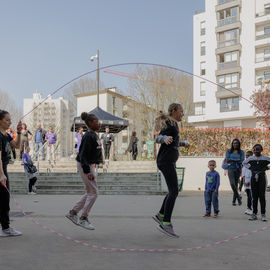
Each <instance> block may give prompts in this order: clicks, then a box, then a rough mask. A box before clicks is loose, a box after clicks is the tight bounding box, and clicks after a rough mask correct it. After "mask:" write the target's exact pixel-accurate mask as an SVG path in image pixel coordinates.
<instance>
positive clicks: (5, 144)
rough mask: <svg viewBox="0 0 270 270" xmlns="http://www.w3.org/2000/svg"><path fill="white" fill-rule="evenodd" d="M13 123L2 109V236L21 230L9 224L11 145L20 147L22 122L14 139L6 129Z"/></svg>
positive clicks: (0, 128)
mask: <svg viewBox="0 0 270 270" xmlns="http://www.w3.org/2000/svg"><path fill="white" fill-rule="evenodd" d="M10 125H11V118H10V114H9V113H8V112H7V111H3V110H0V224H1V227H2V233H0V236H1V237H6V236H18V235H21V234H22V233H21V232H18V231H16V230H14V229H12V228H11V227H10V226H9V210H10V208H9V199H10V198H9V197H10V196H9V195H10V194H9V182H8V173H7V165H8V163H9V159H10V156H9V146H11V147H14V148H17V149H19V148H20V142H21V129H22V124H21V122H19V124H18V126H17V134H18V136H17V139H16V141H14V140H13V139H12V138H11V137H10V135H9V134H7V133H6V130H7V129H8V128H9V127H10Z"/></svg>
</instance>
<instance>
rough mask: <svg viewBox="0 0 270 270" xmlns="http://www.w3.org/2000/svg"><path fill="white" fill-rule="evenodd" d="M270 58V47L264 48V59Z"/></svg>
mask: <svg viewBox="0 0 270 270" xmlns="http://www.w3.org/2000/svg"><path fill="white" fill-rule="evenodd" d="M268 60H270V48H269V49H264V61H268Z"/></svg>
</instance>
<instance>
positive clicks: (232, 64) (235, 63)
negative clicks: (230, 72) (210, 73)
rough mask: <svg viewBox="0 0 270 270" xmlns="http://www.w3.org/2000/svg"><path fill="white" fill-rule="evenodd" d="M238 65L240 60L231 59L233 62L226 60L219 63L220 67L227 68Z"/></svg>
mask: <svg viewBox="0 0 270 270" xmlns="http://www.w3.org/2000/svg"><path fill="white" fill-rule="evenodd" d="M237 65H238V61H231V62H224V63H218V69H219V70H222V69H226V68H233V67H236V66H237Z"/></svg>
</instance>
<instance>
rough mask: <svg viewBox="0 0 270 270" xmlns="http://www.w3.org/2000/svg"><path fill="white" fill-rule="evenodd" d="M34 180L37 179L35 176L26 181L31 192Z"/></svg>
mask: <svg viewBox="0 0 270 270" xmlns="http://www.w3.org/2000/svg"><path fill="white" fill-rule="evenodd" d="M36 181H37V178H36V177H33V178H31V179H29V183H28V190H29V192H32V190H33V186H34V185H35V183H36Z"/></svg>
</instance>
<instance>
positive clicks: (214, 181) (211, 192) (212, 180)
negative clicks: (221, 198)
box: [204, 160, 220, 217]
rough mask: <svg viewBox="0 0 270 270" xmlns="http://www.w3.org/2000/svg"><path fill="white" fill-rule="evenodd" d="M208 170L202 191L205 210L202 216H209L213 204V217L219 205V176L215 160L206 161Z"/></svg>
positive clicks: (217, 211)
mask: <svg viewBox="0 0 270 270" xmlns="http://www.w3.org/2000/svg"><path fill="white" fill-rule="evenodd" d="M208 168H209V171H208V172H207V173H206V181H205V191H204V201H205V207H206V211H205V214H204V216H205V217H210V216H211V204H213V208H214V217H217V216H218V213H219V207H218V189H219V185H220V176H219V173H218V172H217V171H215V168H216V161H215V160H210V161H209V162H208Z"/></svg>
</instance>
